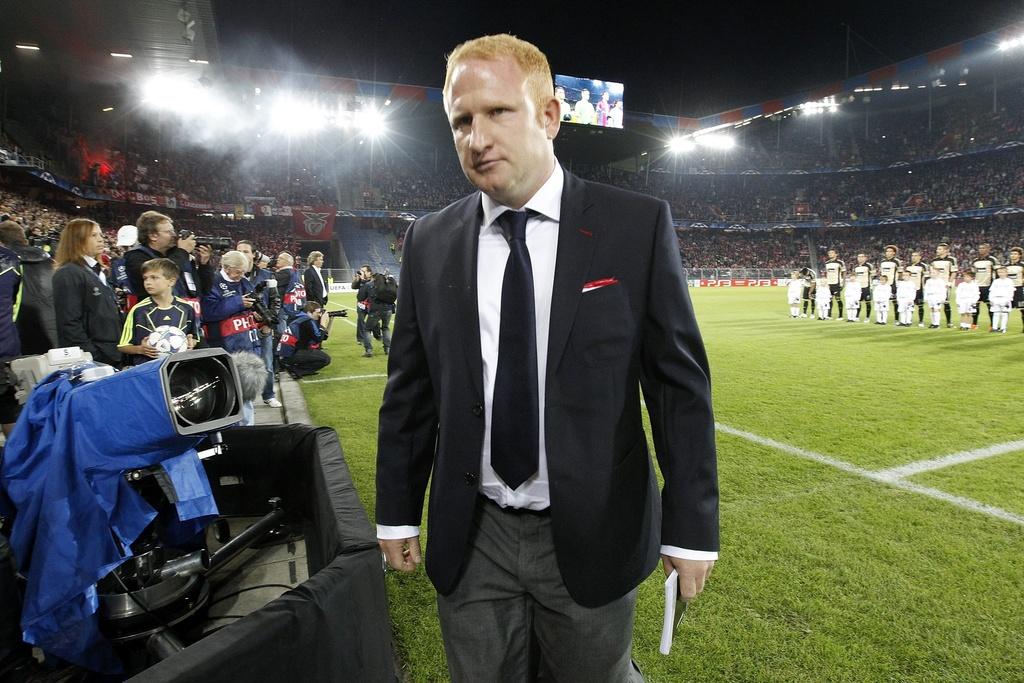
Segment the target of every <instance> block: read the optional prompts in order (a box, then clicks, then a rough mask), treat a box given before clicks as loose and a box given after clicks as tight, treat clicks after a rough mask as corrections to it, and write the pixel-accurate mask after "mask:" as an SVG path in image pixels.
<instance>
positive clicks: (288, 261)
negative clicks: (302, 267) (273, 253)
mask: <svg viewBox="0 0 1024 683" xmlns="http://www.w3.org/2000/svg"><path fill="white" fill-rule="evenodd" d="M294 263H295V258H294V257H293V256H292V255H291V254H289V253H288V252H287V251H282V252H281V253H280V254H278V255H277V264H278V265H279V266H280V265H286V266H290V265H294Z"/></svg>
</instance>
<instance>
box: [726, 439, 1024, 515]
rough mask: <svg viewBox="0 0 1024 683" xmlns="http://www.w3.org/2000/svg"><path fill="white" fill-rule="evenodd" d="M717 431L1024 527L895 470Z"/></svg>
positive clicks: (995, 510) (997, 510) (991, 508)
mask: <svg viewBox="0 0 1024 683" xmlns="http://www.w3.org/2000/svg"><path fill="white" fill-rule="evenodd" d="M715 428H716V429H717V430H718V431H720V432H723V433H725V434H731V435H732V436H738V437H740V438H741V439H746V440H747V441H752V442H753V443H756V444H760V445H762V446H768V447H769V448H774V449H776V450H780V451H782V452H784V453H789V454H790V455H795V456H797V457H798V458H804V459H805V460H813V461H814V462H817V463H821V464H822V465H828V466H829V467H834V468H836V469H838V470H842V471H843V472H848V473H849V474H855V475H857V476H859V477H863V478H864V479H870V480H871V481H874V482H877V483H879V484H885V485H887V486H892V487H894V488H898V489H901V490H903V491H910V492H912V493H917V494H920V495H922V496H928V497H929V498H934V499H935V500H941V501H943V502H944V503H949V504H950V505H955V506H957V507H959V508H963V509H964V510H970V511H971V512H978V513H981V514H983V515H988V516H989V517H995V518H996V519H1001V520H1003V521H1006V522H1012V523H1013V524H1018V525H1020V526H1024V515H1019V514H1017V513H1014V512H1010V511H1009V510H1003V509H1002V508H997V507H994V506H992V505H986V504H985V503H981V502H978V501H976V500H972V499H970V498H964V497H962V496H955V495H953V494H951V493H946V492H945V491H940V490H938V489H933V488H930V487H928V486H921V485H920V484H915V483H913V482H910V481H906V480H905V479H901V478H900V477H897V476H893V475H892V474H891V473H890V472H891V470H881V471H871V470H866V469H864V468H863V467H857V466H856V465H852V464H850V463H848V462H845V461H843V460H838V459H836V458H832V457H829V456H827V455H823V454H821V453H816V452H814V451H809V450H806V449H804V448H798V447H796V446H792V445H790V444H787V443H782V442H781V441H776V440H774V439H769V438H766V437H763V436H758V435H757V434H752V433H750V432H745V431H743V430H741V429H736V428H734V427H730V426H729V425H724V424H721V423H719V422H716V423H715Z"/></svg>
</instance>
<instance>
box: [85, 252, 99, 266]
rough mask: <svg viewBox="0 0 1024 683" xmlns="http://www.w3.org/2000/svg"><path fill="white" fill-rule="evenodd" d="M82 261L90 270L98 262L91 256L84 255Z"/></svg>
mask: <svg viewBox="0 0 1024 683" xmlns="http://www.w3.org/2000/svg"><path fill="white" fill-rule="evenodd" d="M82 260H83V261H85V265H87V266H89V267H90V268H92V267H93V266H95V265H96V264H97V263H98V261H97V260H96V259H94V258H93V257H92V256H87V255H85V254H82Z"/></svg>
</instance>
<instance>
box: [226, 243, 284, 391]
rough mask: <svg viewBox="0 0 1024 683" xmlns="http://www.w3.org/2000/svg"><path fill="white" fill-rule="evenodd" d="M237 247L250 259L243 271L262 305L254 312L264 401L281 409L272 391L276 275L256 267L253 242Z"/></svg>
mask: <svg viewBox="0 0 1024 683" xmlns="http://www.w3.org/2000/svg"><path fill="white" fill-rule="evenodd" d="M236 248H237V249H238V251H240V252H242V253H243V254H245V256H246V258H248V259H249V263H250V269H249V271H248V272H246V274H245V277H246V279H247V280H248V281H249V282H251V283H252V285H253V293H254V294H256V296H258V297H259V303H260V305H261V307H262V308H263V310H262V311H256V318H257V320H258V322H259V323H260V329H259V335H260V355H261V356H262V357H263V364H264V366H266V368H267V381H266V383H265V384H264V385H263V402H264V403H266V404H267V405H268V406H270V407H271V408H280V407H281V402H280V401H278V400H277V395H276V393H275V391H274V329H275V328H276V327H277V319H278V316H279V315H280V312H281V297H280V296H279V295H278V293H277V278H276V277H275V275H274V273H272V272H270V271H269V270H267V269H266V268H261V267H260V266H259V262H260V260H261V259H262V256H263V255H262V254H261V253H260V252H258V251H256V249H255V247H254V246H253V243H252V242H250V241H249V240H240V241H239V242H238V244H237V246H236ZM254 310H256V309H254Z"/></svg>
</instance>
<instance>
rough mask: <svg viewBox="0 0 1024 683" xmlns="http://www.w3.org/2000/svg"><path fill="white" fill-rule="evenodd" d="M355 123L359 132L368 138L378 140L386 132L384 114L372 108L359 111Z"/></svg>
mask: <svg viewBox="0 0 1024 683" xmlns="http://www.w3.org/2000/svg"><path fill="white" fill-rule="evenodd" d="M355 123H356V126H357V127H358V129H359V130H360V132H362V133H363V134H364V135H366V136H367V137H370V138H378V137H380V136H381V135H384V133H386V132H387V126H386V125H385V123H384V114H382V113H381V112H379V111H377V110H376V109H374V108H373V107H370V108H368V109H363V110H362V111H360V112H359V113H358V114H357V115H356V121H355Z"/></svg>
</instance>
